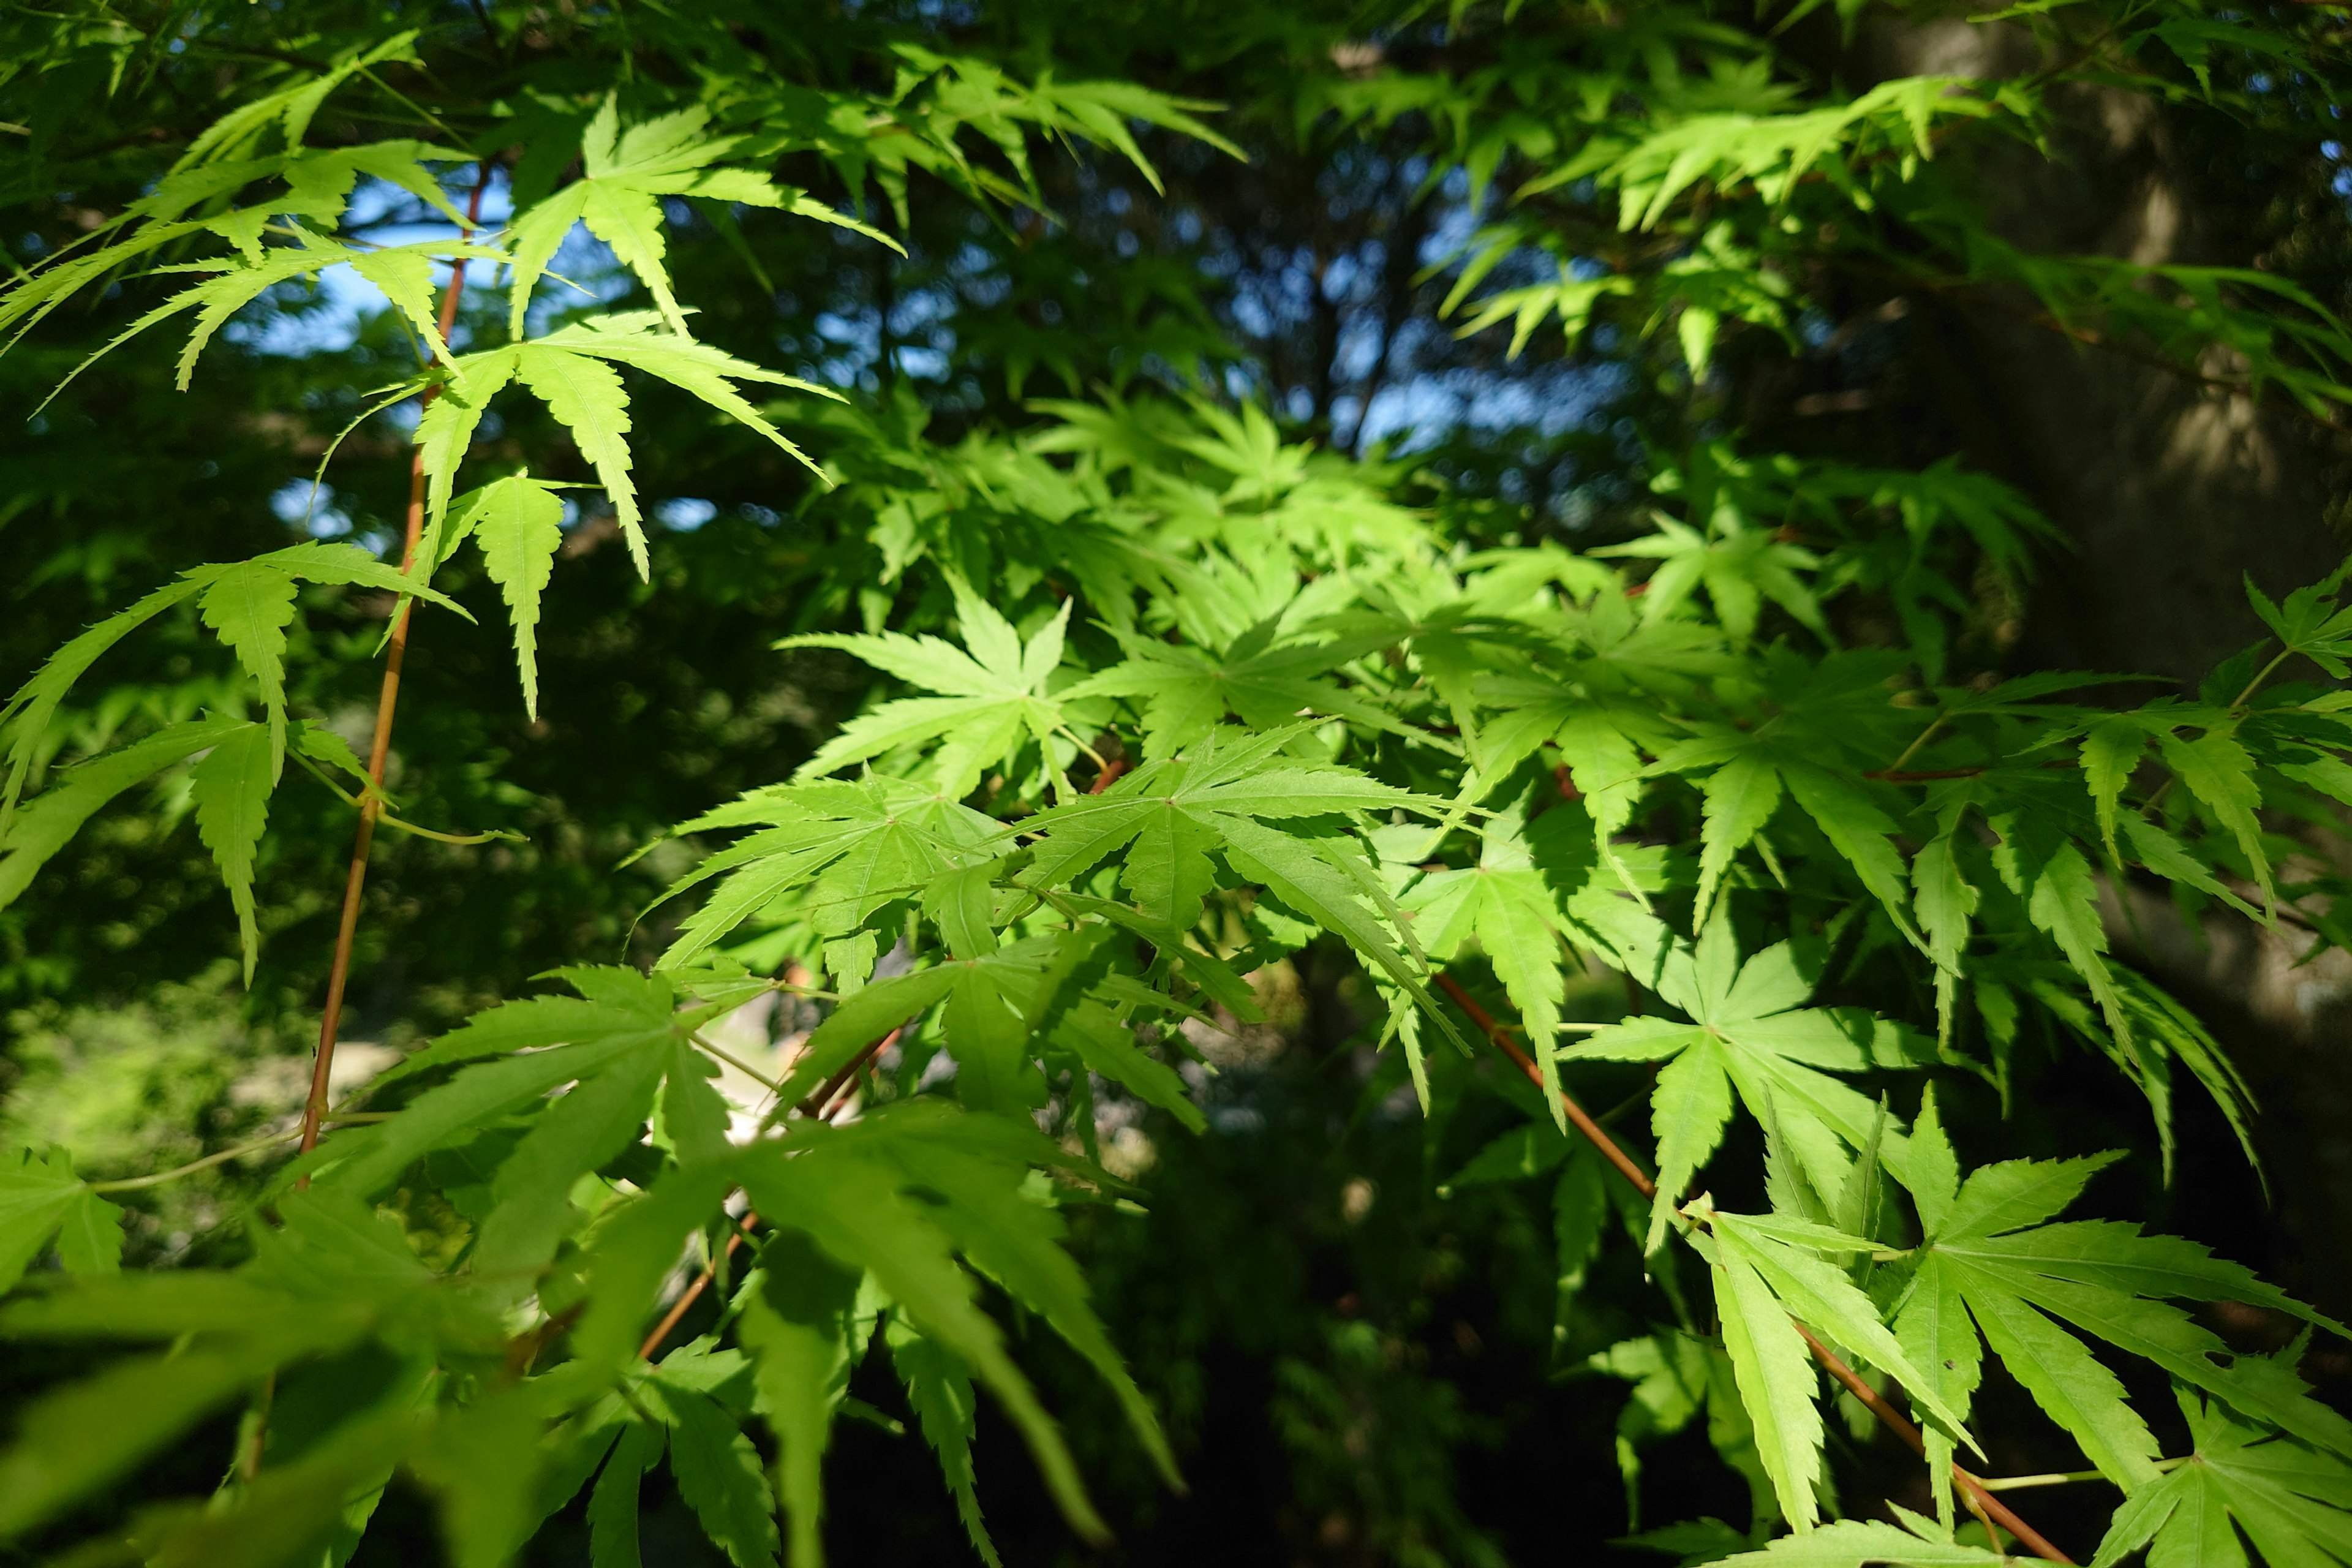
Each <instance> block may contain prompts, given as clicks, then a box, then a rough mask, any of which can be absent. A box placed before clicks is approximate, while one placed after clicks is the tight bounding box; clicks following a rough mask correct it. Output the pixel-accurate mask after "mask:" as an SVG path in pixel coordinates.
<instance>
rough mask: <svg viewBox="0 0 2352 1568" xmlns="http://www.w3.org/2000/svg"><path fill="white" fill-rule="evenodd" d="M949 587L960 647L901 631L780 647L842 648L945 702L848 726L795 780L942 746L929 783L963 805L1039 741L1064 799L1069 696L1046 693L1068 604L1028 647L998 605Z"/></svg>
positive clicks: (921, 702)
mask: <svg viewBox="0 0 2352 1568" xmlns="http://www.w3.org/2000/svg"><path fill="white" fill-rule="evenodd" d="M950 584H951V586H952V587H953V589H954V592H955V600H956V616H957V619H958V621H959V622H961V626H962V628H963V639H964V646H963V647H961V648H959V647H956V646H955V645H954V644H952V643H950V642H946V641H943V640H942V639H940V638H939V637H907V636H905V635H903V634H901V633H896V632H891V633H885V634H882V635H880V636H871V637H857V636H842V635H837V634H832V633H824V634H816V635H812V636H807V637H786V638H784V639H783V641H782V642H780V643H778V644H776V646H777V647H780V648H790V647H835V648H839V649H841V650H842V651H843V652H845V653H851V654H855V655H856V656H857V657H858V658H861V659H863V660H864V661H865V662H866V663H867V664H870V665H872V666H873V667H874V668H877V669H881V670H887V671H888V672H889V673H890V674H892V675H895V676H897V677H898V678H899V679H901V680H905V681H908V682H909V683H911V684H913V685H916V686H919V687H923V688H926V689H929V690H931V691H935V692H938V693H940V695H939V696H936V697H903V698H900V699H898V700H896V701H891V702H886V703H884V704H883V705H882V706H881V707H879V708H877V709H876V710H874V711H872V712H871V713H866V714H863V715H861V716H859V717H858V718H856V719H853V720H851V721H849V722H848V723H847V724H845V725H843V726H842V730H841V733H839V734H838V735H835V737H834V738H833V739H832V740H830V741H827V742H825V743H824V746H822V747H820V748H819V749H818V751H817V753H816V755H814V756H813V757H811V758H810V759H809V760H808V761H807V762H806V763H803V764H801V769H800V772H799V773H798V774H796V775H795V776H796V777H799V778H803V779H806V778H814V777H818V776H821V775H823V774H824V773H836V772H838V771H839V770H841V769H843V768H845V767H848V766H850V765H852V764H853V763H864V762H870V761H872V760H873V759H875V758H877V757H879V756H883V755H885V754H887V753H888V752H895V751H898V750H900V749H901V748H904V747H908V746H919V745H921V744H923V743H924V742H933V741H938V742H945V743H944V744H943V745H941V746H940V748H939V751H938V752H937V754H936V756H935V758H934V760H933V762H932V764H931V767H930V770H929V771H930V773H931V776H932V777H933V778H935V779H936V780H937V781H938V783H939V786H940V790H941V791H942V792H943V793H944V794H946V795H952V796H961V795H969V794H970V793H971V789H972V787H973V785H975V784H978V783H979V782H980V777H981V774H982V773H983V772H984V771H986V770H987V769H988V768H989V767H991V766H992V765H994V764H996V763H1006V762H1010V761H1011V760H1012V759H1013V757H1014V756H1016V755H1017V754H1018V753H1019V752H1020V751H1021V749H1022V748H1023V747H1024V745H1027V744H1029V743H1031V742H1034V743H1035V744H1036V745H1037V746H1038V747H1039V749H1040V750H1041V751H1042V752H1044V755H1045V768H1046V770H1047V772H1048V773H1050V774H1051V775H1052V776H1053V779H1054V784H1055V790H1056V791H1057V792H1058V793H1059V794H1061V795H1068V794H1069V793H1070V786H1069V781H1068V780H1067V779H1066V778H1065V777H1064V776H1063V774H1062V769H1061V765H1060V763H1058V762H1057V761H1056V760H1055V756H1054V752H1053V744H1054V741H1055V737H1056V736H1066V737H1068V738H1069V739H1070V740H1072V741H1073V742H1076V737H1075V736H1071V735H1070V731H1069V725H1068V723H1067V721H1066V718H1065V716H1064V711H1063V709H1064V703H1065V701H1066V696H1065V697H1055V696H1054V695H1052V694H1051V692H1050V688H1051V685H1052V681H1053V678H1054V675H1055V671H1056V669H1058V668H1060V665H1061V662H1062V646H1063V637H1064V634H1065V633H1066V631H1067V630H1068V627H1069V624H1070V605H1069V603H1068V601H1066V600H1065V601H1064V602H1063V605H1062V607H1061V610H1060V611H1059V612H1058V613H1057V614H1056V615H1055V616H1053V617H1052V618H1051V619H1050V620H1048V621H1046V623H1045V625H1044V626H1040V627H1039V628H1038V629H1037V633H1036V635H1035V636H1034V637H1031V638H1029V640H1028V641H1027V643H1026V644H1024V643H1023V641H1022V640H1021V636H1020V634H1019V633H1018V632H1017V631H1015V630H1014V629H1013V625H1012V623H1011V622H1009V621H1007V620H1006V619H1005V618H1004V617H1003V616H1001V615H999V614H998V613H997V612H996V609H995V606H993V605H990V604H989V603H988V602H987V601H986V600H984V599H982V598H981V597H980V596H979V595H976V594H974V593H973V592H972V591H971V588H970V587H969V586H967V585H966V584H963V583H962V582H961V580H957V579H951V580H950Z"/></svg>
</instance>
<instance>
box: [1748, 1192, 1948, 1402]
mask: <svg viewBox="0 0 2352 1568" xmlns="http://www.w3.org/2000/svg"><path fill="white" fill-rule="evenodd" d="M1709 1225H1710V1228H1711V1229H1712V1231H1713V1234H1714V1236H1715V1238H1716V1245H1717V1247H1718V1248H1719V1249H1721V1250H1722V1251H1723V1253H1724V1254H1725V1256H1726V1257H1727V1258H1729V1257H1738V1258H1742V1259H1744V1260H1745V1261H1746V1262H1747V1263H1748V1266H1749V1267H1750V1268H1754V1269H1755V1270H1756V1272H1757V1274H1758V1275H1759V1276H1760V1277H1761V1278H1762V1279H1763V1280H1764V1281H1765V1283H1766V1284H1767V1285H1768V1286H1769V1287H1770V1289H1771V1291H1772V1293H1773V1294H1774V1295H1776V1296H1778V1297H1779V1298H1780V1300H1781V1302H1782V1304H1783V1305H1784V1306H1786V1307H1787V1308H1788V1310H1789V1311H1790V1313H1792V1314H1793V1315H1794V1316H1796V1317H1797V1318H1799V1319H1800V1320H1801V1321H1804V1322H1805V1323H1806V1324H1808V1325H1809V1326H1811V1328H1812V1329H1814V1330H1815V1331H1818V1332H1820V1333H1822V1334H1823V1335H1825V1336H1827V1337H1828V1338H1829V1339H1831V1340H1832V1341H1833V1342H1836V1343H1838V1344H1842V1345H1844V1346H1846V1347H1847V1348H1848V1349H1850V1350H1853V1351H1855V1352H1858V1353H1860V1354H1861V1355H1862V1356H1863V1357H1864V1358H1865V1359H1866V1360H1868V1361H1869V1362H1870V1363H1872V1364H1873V1365H1874V1366H1876V1367H1878V1368H1879V1369H1880V1370H1882V1371H1884V1372H1886V1373H1890V1374H1892V1375H1893V1376H1894V1378H1895V1381H1896V1382H1898V1383H1900V1384H1902V1385H1903V1386H1904V1388H1905V1389H1906V1390H1907V1391H1909V1393H1910V1394H1911V1398H1912V1400H1913V1402H1914V1404H1915V1405H1917V1406H1918V1407H1919V1408H1920V1409H1922V1410H1924V1411H1926V1412H1927V1414H1928V1415H1932V1416H1934V1417H1935V1419H1936V1420H1937V1422H1938V1423H1940V1424H1941V1425H1943V1426H1945V1427H1947V1428H1948V1429H1949V1430H1950V1431H1951V1432H1952V1433H1954V1434H1955V1435H1958V1436H1965V1435H1966V1434H1965V1432H1964V1430H1963V1428H1964V1425H1965V1424H1964V1421H1963V1418H1962V1417H1961V1415H1960V1414H1959V1412H1958V1410H1957V1409H1956V1408H1954V1407H1953V1406H1952V1405H1948V1404H1946V1403H1945V1401H1944V1398H1943V1395H1942V1394H1941V1393H1940V1391H1939V1389H1940V1380H1939V1379H1936V1378H1931V1377H1929V1376H1928V1375H1927V1373H1924V1372H1923V1371H1921V1370H1920V1367H1919V1365H1918V1364H1917V1363H1916V1362H1915V1361H1914V1360H1913V1359H1912V1358H1911V1356H1910V1355H1909V1353H1908V1352H1906V1351H1905V1350H1904V1348H1903V1346H1902V1344H1901V1342H1899V1341H1897V1340H1896V1338H1895V1335H1894V1334H1892V1333H1890V1332H1889V1331H1887V1329H1886V1327H1885V1324H1883V1323H1881V1322H1880V1321H1879V1317H1878V1309H1877V1308H1876V1307H1875V1306H1874V1305H1873V1304H1872V1302H1871V1300H1870V1298H1869V1297H1867V1296H1865V1295H1864V1294H1863V1293H1862V1291H1860V1290H1859V1289H1855V1287H1854V1285H1853V1281H1852V1280H1851V1279H1848V1278H1847V1277H1846V1275H1845V1274H1844V1273H1843V1271H1842V1270H1840V1269H1838V1268H1832V1267H1831V1266H1830V1265H1829V1264H1827V1263H1825V1262H1823V1261H1822V1258H1821V1257H1820V1256H1819V1255H1818V1253H1816V1252H1814V1251H1812V1250H1811V1248H1809V1247H1806V1246H1804V1245H1802V1244H1801V1243H1800V1244H1799V1245H1795V1246H1791V1245H1790V1244H1789V1243H1788V1242H1787V1241H1786V1240H1784V1239H1782V1237H1781V1236H1780V1235H1778V1234H1776V1233H1775V1227H1774V1226H1773V1225H1772V1224H1771V1223H1770V1222H1769V1221H1760V1222H1759V1221H1754V1220H1750V1219H1749V1218H1748V1216H1745V1215H1728V1214H1717V1215H1714V1217H1713V1218H1712V1219H1711V1220H1710V1222H1709ZM1837 1239H1838V1240H1840V1241H1842V1242H1844V1243H1846V1244H1849V1245H1850V1246H1852V1247H1853V1248H1855V1249H1857V1250H1867V1248H1868V1247H1869V1245H1870V1244H1869V1243H1867V1242H1865V1241H1862V1240H1860V1239H1858V1238H1855V1237H1839V1238H1837ZM1969 1446H1970V1447H1974V1446H1975V1444H1974V1442H1973V1440H1970V1445H1969Z"/></svg>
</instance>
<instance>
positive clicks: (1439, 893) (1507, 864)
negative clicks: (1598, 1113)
mask: <svg viewBox="0 0 2352 1568" xmlns="http://www.w3.org/2000/svg"><path fill="white" fill-rule="evenodd" d="M1399 901H1400V902H1401V903H1402V905H1403V906H1404V908H1405V909H1407V910H1410V911H1412V915H1413V927H1412V931H1413V936H1414V938H1415V939H1416V940H1417V941H1418V942H1420V943H1421V946H1422V950H1423V952H1425V953H1427V954H1428V956H1429V959H1430V961H1431V962H1432V963H1447V962H1449V961H1451V960H1452V959H1453V957H1454V954H1456V953H1457V952H1460V951H1461V950H1462V948H1463V947H1464V946H1465V944H1467V943H1468V942H1473V941H1475V942H1476V943H1477V945H1478V946H1479V948H1480V949H1481V950H1482V951H1483V952H1485V953H1486V958H1487V961H1488V962H1489V963H1492V964H1493V965H1494V966H1495V974H1496V978H1497V979H1499V980H1501V981H1502V983H1503V989H1504V990H1505V991H1506V992H1507V994H1509V996H1510V998H1511V1005H1512V1006H1514V1007H1516V1008H1517V1009H1518V1013H1519V1018H1520V1021H1521V1022H1522V1023H1523V1024H1525V1025H1526V1026H1527V1031H1528V1045H1529V1046H1530V1047H1532V1053H1533V1055H1534V1057H1535V1058H1536V1063H1537V1066H1538V1068H1539V1070H1540V1071H1541V1072H1542V1074H1543V1088H1544V1103H1545V1104H1546V1105H1548V1106H1549V1107H1550V1109H1551V1114H1552V1120H1553V1121H1554V1122H1555V1123H1556V1124H1557V1125H1558V1126H1559V1130H1560V1131H1563V1132H1565V1131H1567V1130H1568V1113H1567V1111H1566V1110H1564V1109H1563V1108H1562V1106H1561V1103H1560V1097H1559V1091H1560V1084H1559V1010H1560V1005H1561V1004H1562V1003H1563V1002H1564V1001H1565V1000H1566V998H1567V994H1568V993H1567V978H1566V975H1565V974H1564V973H1563V972H1562V970H1561V967H1560V964H1561V959H1562V957H1563V954H1562V952H1561V942H1562V938H1563V936H1564V933H1565V928H1566V925H1567V921H1566V920H1565V918H1564V917H1563V916H1562V914H1561V912H1560V910H1559V901H1558V900H1557V898H1556V896H1555V895H1554V893H1553V891H1552V888H1551V884H1550V882H1549V880H1548V879H1546V877H1545V876H1544V874H1543V872H1541V871H1540V870H1538V869H1537V868H1536V865H1535V862H1534V860H1533V859H1532V858H1530V857H1529V856H1528V849H1527V846H1526V844H1525V843H1524V842H1522V840H1521V838H1520V830H1519V825H1518V824H1517V823H1516V822H1514V821H1512V820H1511V819H1510V818H1508V817H1503V816H1498V817H1496V818H1495V819H1494V820H1493V821H1492V822H1490V823H1489V824H1488V825H1487V827H1486V833H1485V835H1484V836H1483V837H1482V839H1481V841H1480V848H1479V855H1478V864H1477V865H1476V866H1475V867H1472V868H1467V869H1464V870H1448V871H1433V872H1431V873H1430V874H1429V875H1428V876H1426V877H1424V878H1423V879H1422V880H1421V881H1420V882H1418V883H1416V884H1415V885H1414V887H1413V888H1412V890H1411V891H1410V892H1409V893H1407V894H1406V895H1405V896H1404V897H1403V898H1402V900H1399ZM1415 1084H1416V1087H1417V1088H1418V1089H1420V1090H1421V1092H1422V1097H1423V1106H1424V1108H1425V1107H1426V1105H1427V1102H1428V1089H1427V1086H1426V1082H1425V1080H1423V1079H1422V1078H1421V1077H1419V1076H1418V1075H1417V1076H1416V1079H1415Z"/></svg>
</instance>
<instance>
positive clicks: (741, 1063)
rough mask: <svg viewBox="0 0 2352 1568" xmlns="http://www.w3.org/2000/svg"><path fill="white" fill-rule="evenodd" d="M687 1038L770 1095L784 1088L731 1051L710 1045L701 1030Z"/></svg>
mask: <svg viewBox="0 0 2352 1568" xmlns="http://www.w3.org/2000/svg"><path fill="white" fill-rule="evenodd" d="M687 1038H688V1039H689V1040H692V1041H693V1042H694V1043H695V1044H696V1045H697V1046H699V1047H701V1048H702V1049H704V1050H706V1051H709V1053H710V1054H711V1055H712V1056H714V1057H717V1058H719V1060H720V1061H722V1062H725V1063H726V1064H727V1065H728V1066H729V1067H730V1068H734V1069H735V1070H736V1071H737V1072H740V1073H741V1074H742V1075H743V1076H744V1077H745V1078H748V1079H751V1081H752V1082H754V1083H757V1084H760V1085H761V1086H763V1087H764V1088H765V1089H767V1091H768V1092H769V1093H770V1094H775V1093H777V1092H779V1091H780V1090H782V1089H783V1087H784V1086H783V1085H782V1084H781V1083H778V1082H777V1081H776V1080H775V1079H772V1078H770V1077H769V1076H768V1075H767V1074H766V1073H763V1072H761V1070H760V1069H759V1068H755V1067H753V1066H752V1065H751V1063H750V1062H747V1061H745V1060H744V1059H743V1058H740V1057H739V1056H737V1055H735V1054H734V1053H733V1052H732V1051H725V1050H721V1049H719V1047H717V1046H714V1045H712V1044H711V1043H710V1042H709V1040H706V1039H704V1038H703V1037H702V1031H701V1030H699V1029H697V1030H696V1031H695V1032H694V1033H692V1034H690V1035H688V1037H687Z"/></svg>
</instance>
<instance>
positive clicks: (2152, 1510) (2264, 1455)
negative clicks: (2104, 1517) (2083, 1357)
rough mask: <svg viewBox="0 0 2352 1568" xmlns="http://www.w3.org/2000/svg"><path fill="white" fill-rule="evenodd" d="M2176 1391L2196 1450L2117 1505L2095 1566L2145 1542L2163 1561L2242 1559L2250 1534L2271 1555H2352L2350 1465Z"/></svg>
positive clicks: (2227, 1564)
mask: <svg viewBox="0 0 2352 1568" xmlns="http://www.w3.org/2000/svg"><path fill="white" fill-rule="evenodd" d="M2176 1396H2177V1397H2178V1398H2179V1402H2180V1413H2181V1415H2184V1416H2186V1417H2187V1418H2188V1421H2189V1436H2190V1438H2191V1440H2192V1441H2193V1443H2194V1449H2193V1451H2192V1452H2191V1454H2190V1455H2189V1460H2188V1462H2187V1463H2185V1464H2183V1465H2181V1466H2179V1468H2176V1469H2174V1470H2173V1471H2172V1473H2171V1474H2169V1475H2168V1476H2166V1477H2164V1478H2163V1479H2161V1480H2158V1481H2156V1482H2154V1483H2152V1484H2150V1485H2147V1486H2145V1487H2143V1488H2141V1489H2140V1490H2138V1491H2137V1492H2136V1493H2134V1494H2133V1495H2132V1497H2131V1498H2130V1499H2129V1500H2126V1502H2125V1504H2124V1505H2123V1507H2121V1508H2119V1509H2117V1510H2116V1515H2115V1520H2114V1521H2113V1522H2112V1523H2111V1524H2109V1525H2108V1527H2107V1533H2106V1535H2105V1538H2104V1539H2102V1540H2101V1541H2100V1542H2099V1551H2098V1555H2097V1556H2095V1557H2094V1558H2093V1559H2092V1560H2091V1568H2115V1564H2116V1563H2120V1562H2122V1561H2123V1559H2124V1558H2125V1557H2126V1556H2127V1555H2128V1554H2130V1553H2131V1552H2137V1551H2138V1550H2139V1549H2140V1548H2141V1547H2143V1546H2146V1547H2147V1548H2148V1549H2149V1550H2148V1560H2149V1561H2150V1562H2151V1563H2162V1564H2165V1565H2166V1568H2174V1565H2176V1564H2177V1565H2179V1568H2245V1564H2246V1563H2247V1561H2248V1559H2247V1552H2246V1545H2245V1543H2246V1542H2252V1544H2253V1547H2254V1550H2255V1551H2256V1552H2259V1553H2260V1554H2261V1560H2262V1561H2263V1562H2264V1563H2273V1564H2294V1565H2295V1568H2305V1565H2308V1568H2320V1565H2321V1564H2324V1563H2347V1562H2352V1465H2347V1464H2346V1463H2345V1462H2344V1461H2343V1460H2342V1459H2340V1458H2336V1457H2334V1456H2332V1455H2328V1454H2322V1453H2317V1452H2315V1451H2314V1450H2312V1449H2311V1448H2308V1447H2305V1446H2304V1445H2302V1444H2300V1443H2296V1442H2294V1440H2293V1439H2291V1438H2286V1437H2282V1436H2278V1435H2277V1434H2276V1433H2274V1432H2271V1431H2268V1430H2265V1429H2264V1428H2262V1427H2260V1426H2249V1425H2247V1424H2245V1423H2243V1422H2240V1421H2236V1420H2232V1419H2231V1416H2230V1415H2229V1413H2228V1412H2227V1411H2226V1410H2224V1409H2223V1408H2222V1407H2221V1405H2219V1404H2217V1403H2215V1402H2213V1401H2210V1400H2207V1399H2205V1398H2202V1397H2200V1396H2199V1395H2197V1394H2191V1393H2188V1392H2186V1391H2176ZM2232 1527H2234V1528H2232ZM2241 1538H2242V1539H2241Z"/></svg>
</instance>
